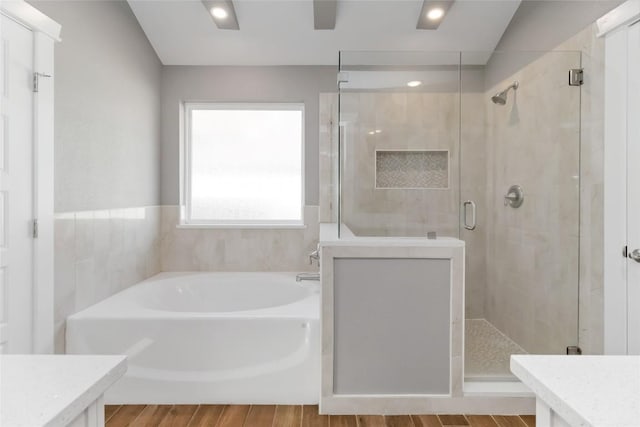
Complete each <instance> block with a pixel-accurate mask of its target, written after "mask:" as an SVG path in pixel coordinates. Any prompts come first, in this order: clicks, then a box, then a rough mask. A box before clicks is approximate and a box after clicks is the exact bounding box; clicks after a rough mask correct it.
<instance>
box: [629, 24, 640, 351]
mask: <svg viewBox="0 0 640 427" xmlns="http://www.w3.org/2000/svg"><path fill="white" fill-rule="evenodd" d="M627 52H628V55H627V58H628V62H627V64H628V73H627V76H628V78H627V85H628V86H627V89H628V92H627V233H628V245H629V260H628V265H627V304H628V305H627V352H628V353H629V354H640V81H638V79H639V77H640V23H636V24H635V25H633V26H631V27H629V30H628V39H627Z"/></svg>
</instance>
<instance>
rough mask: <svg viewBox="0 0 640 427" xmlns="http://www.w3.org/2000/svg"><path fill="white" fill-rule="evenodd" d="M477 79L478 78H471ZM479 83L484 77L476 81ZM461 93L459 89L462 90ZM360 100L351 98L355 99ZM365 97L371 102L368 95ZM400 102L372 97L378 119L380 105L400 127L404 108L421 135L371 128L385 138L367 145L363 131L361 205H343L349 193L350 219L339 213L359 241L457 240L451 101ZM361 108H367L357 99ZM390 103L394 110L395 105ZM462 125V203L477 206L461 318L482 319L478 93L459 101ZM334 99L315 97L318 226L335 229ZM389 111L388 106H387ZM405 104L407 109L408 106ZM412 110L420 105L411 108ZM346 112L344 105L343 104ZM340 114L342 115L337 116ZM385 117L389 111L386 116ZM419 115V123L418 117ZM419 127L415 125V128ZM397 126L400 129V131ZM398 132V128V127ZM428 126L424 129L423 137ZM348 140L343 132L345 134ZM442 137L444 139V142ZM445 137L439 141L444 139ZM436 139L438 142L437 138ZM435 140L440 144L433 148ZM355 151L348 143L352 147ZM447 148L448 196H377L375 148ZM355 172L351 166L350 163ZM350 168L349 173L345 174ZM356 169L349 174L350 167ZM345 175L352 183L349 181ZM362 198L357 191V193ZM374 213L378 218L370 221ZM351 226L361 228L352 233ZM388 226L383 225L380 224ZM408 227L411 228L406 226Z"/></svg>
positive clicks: (400, 98) (443, 97)
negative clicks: (362, 237) (372, 237)
mask: <svg viewBox="0 0 640 427" xmlns="http://www.w3.org/2000/svg"><path fill="white" fill-rule="evenodd" d="M474 72H475V73H478V71H477V70H476V71H474ZM478 77H479V78H482V75H478V76H476V78H478ZM463 89H464V88H463ZM362 95H363V94H351V95H350V96H353V97H354V98H355V99H354V100H353V102H356V101H357V102H360V100H359V99H358V98H359V97H361V96H362ZM369 96H371V94H369ZM407 96H408V95H406V94H397V95H396V96H394V95H393V94H377V95H376V97H379V102H380V103H381V104H379V106H378V107H379V108H380V109H381V111H380V115H381V116H382V115H384V114H385V111H384V110H383V108H385V107H383V105H385V104H384V103H385V102H387V107H386V108H396V109H397V110H398V111H397V112H394V113H393V114H389V116H390V117H396V120H400V123H402V120H404V119H403V118H402V117H403V116H402V115H403V114H406V113H407V106H408V105H409V106H410V107H411V108H413V112H412V115H411V116H410V117H412V120H413V122H412V123H414V124H415V125H416V128H422V130H421V131H419V132H418V134H416V135H413V136H412V137H411V138H406V139H403V138H404V136H405V135H406V134H408V133H409V132H406V133H403V134H402V135H400V137H399V138H397V139H396V138H393V134H391V132H389V129H390V128H389V127H387V129H386V132H387V136H384V137H383V135H384V133H385V129H384V128H383V126H382V125H381V124H376V126H379V127H380V130H382V131H383V132H382V133H381V134H379V135H378V136H377V137H376V136H374V137H371V136H370V135H368V133H367V132H366V131H368V129H366V128H365V129H364V131H363V133H364V135H361V137H360V139H359V144H358V146H359V147H360V148H361V150H360V151H359V152H358V154H357V155H361V156H364V160H363V159H360V161H358V162H356V163H355V165H357V167H358V168H360V169H358V170H357V171H356V172H355V173H363V174H367V177H366V178H365V179H362V180H359V182H361V184H362V186H363V187H365V188H364V190H366V192H363V193H362V194H360V195H359V197H358V198H357V199H356V200H355V201H354V200H345V199H347V198H349V197H350V194H352V193H345V195H344V198H345V199H343V201H345V202H346V203H345V204H346V205H347V206H349V207H350V209H351V211H346V212H344V216H343V218H345V219H346V222H347V224H348V225H349V227H351V228H352V229H355V230H357V231H358V232H360V233H361V234H366V233H367V232H368V233H371V234H377V235H384V234H387V235H406V234H413V235H426V232H427V231H431V230H437V231H438V233H439V234H441V235H448V236H457V235H458V221H459V219H458V193H457V190H455V188H456V187H457V185H458V184H457V182H458V170H457V168H458V155H457V152H458V151H457V146H458V139H457V132H458V131H457V129H458V125H457V120H458V119H457V104H458V102H457V101H456V99H457V98H458V96H457V94H452V93H440V94H420V95H413V94H412V95H411V97H413V98H415V99H413V100H409V99H407ZM362 102H363V103H366V102H367V100H366V99H363V101H362ZM394 102H395V103H394ZM462 102H463V109H462V111H461V113H462V115H463V123H465V125H466V126H465V127H463V129H462V132H463V133H462V137H463V138H464V141H465V144H466V146H465V152H464V153H463V155H462V159H461V161H462V165H463V168H464V170H465V172H467V173H469V174H470V175H469V176H470V177H472V179H470V180H465V181H463V187H462V191H463V194H464V197H467V198H470V199H471V200H475V201H476V203H477V204H478V228H477V229H476V230H475V231H474V232H465V231H463V232H462V236H463V239H464V240H465V241H466V248H467V249H466V250H467V253H469V254H473V256H467V257H466V284H465V286H466V297H465V301H466V316H467V317H471V318H482V317H484V294H485V270H486V265H485V230H486V226H485V225H484V224H483V222H485V218H486V215H485V213H484V192H485V186H486V185H485V184H486V178H485V175H486V174H485V144H484V126H485V115H484V108H485V105H484V103H485V102H486V99H485V97H484V93H483V92H481V91H475V92H471V91H470V92H469V93H465V94H463V96H462ZM337 103H338V95H337V94H321V96H320V214H321V217H320V221H321V222H336V220H337V212H336V210H337V205H336V202H335V195H336V194H337V184H336V182H337V179H336V177H337V170H336V166H337V147H338V144H337V139H338V133H337V132H338V130H337V126H335V124H336V123H338V108H337ZM389 103H390V105H389ZM409 103H411V104H409ZM416 103H419V104H418V105H416ZM343 106H344V104H343ZM438 108H443V109H448V113H444V114H442V115H437V114H434V111H435V110H437V109H438ZM343 111H344V110H343ZM386 113H388V111H387V112H386ZM421 115H424V116H425V118H424V120H423V119H422V118H421V117H420V116H421ZM332 123H333V124H334V126H332ZM418 123H420V125H418ZM401 126H403V125H401ZM401 126H399V127H401ZM428 126H432V127H431V128H430V129H425V128H427V127H428ZM347 132H348V131H347ZM447 132H450V134H448V135H447ZM442 135H444V136H442ZM441 136H442V137H441ZM439 137H440V140H439V142H437V143H436V142H434V141H435V140H437V139H438V138H439ZM353 145H355V143H352V145H351V146H353ZM376 147H378V148H389V147H391V148H417V149H425V148H434V147H435V148H445V149H449V150H450V168H451V169H450V175H451V178H450V180H451V182H450V189H449V190H396V189H394V190H380V189H378V190H376V189H375V188H374V186H375V179H374V168H375V154H374V153H375V148H376ZM349 155H350V156H351V158H352V159H351V161H354V160H353V158H354V157H355V156H356V154H354V152H353V151H351V152H349V151H348V152H347V156H349ZM351 165H354V163H351ZM348 167H350V166H348ZM352 167H355V166H352ZM349 175H353V174H352V173H350V174H349ZM343 178H344V182H343V188H345V186H346V185H350V186H352V188H353V186H354V185H355V184H354V182H353V180H349V176H346V177H343ZM358 191H360V190H358ZM356 201H357V202H358V203H359V204H360V206H363V209H364V208H365V207H366V208H367V209H369V211H364V212H361V213H360V215H354V213H356V212H354V211H353V210H354V209H358V206H356V204H355V203H356ZM375 212H379V213H378V214H375ZM354 216H355V220H357V221H359V222H358V224H359V225H354ZM383 221H386V222H383ZM407 221H411V222H412V223H409V224H407Z"/></svg>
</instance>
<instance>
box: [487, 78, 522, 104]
mask: <svg viewBox="0 0 640 427" xmlns="http://www.w3.org/2000/svg"><path fill="white" fill-rule="evenodd" d="M518 86H520V83H518V82H513V83H512V84H511V86H509V87H508V88H506V89H505V90H503V91H502V92H499V93H496V94H495V95H493V96H492V97H491V101H492V102H493V103H494V104H497V105H504V104H506V103H507V93H509V89H513V90H516V89H518Z"/></svg>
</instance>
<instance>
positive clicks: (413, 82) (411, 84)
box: [407, 80, 422, 87]
mask: <svg viewBox="0 0 640 427" xmlns="http://www.w3.org/2000/svg"><path fill="white" fill-rule="evenodd" d="M421 84H422V82H421V81H420V80H411V81H410V82H409V83H407V86H409V87H418V86H420V85H421Z"/></svg>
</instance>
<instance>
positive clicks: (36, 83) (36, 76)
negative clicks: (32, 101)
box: [33, 73, 51, 93]
mask: <svg viewBox="0 0 640 427" xmlns="http://www.w3.org/2000/svg"><path fill="white" fill-rule="evenodd" d="M40 77H51V76H50V75H49V74H44V73H33V92H34V93H35V92H38V90H39V89H40Z"/></svg>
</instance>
